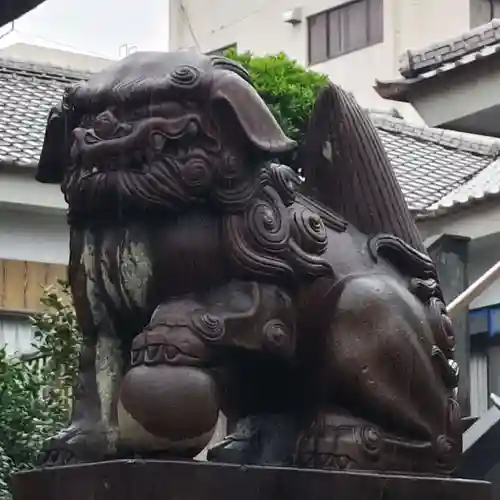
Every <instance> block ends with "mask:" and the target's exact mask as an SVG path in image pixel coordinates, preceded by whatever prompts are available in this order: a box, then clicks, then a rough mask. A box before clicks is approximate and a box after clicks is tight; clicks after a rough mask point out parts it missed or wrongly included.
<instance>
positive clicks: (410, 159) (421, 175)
mask: <svg viewBox="0 0 500 500" xmlns="http://www.w3.org/2000/svg"><path fill="white" fill-rule="evenodd" d="M371 117H372V120H373V122H374V124H375V126H376V127H377V130H378V132H379V134H380V137H381V138H382V142H383V143H384V146H385V149H386V151H387V154H388V156H389V159H390V160H391V163H392V166H393V168H394V172H395V174H396V177H397V179H398V181H399V184H400V186H401V189H402V190H403V193H404V195H405V197H406V201H407V203H408V206H409V207H410V209H411V210H412V211H415V212H417V213H423V212H426V211H431V210H433V209H434V208H433V207H434V205H435V204H436V203H437V202H439V200H441V199H442V198H443V197H444V196H446V195H447V194H449V193H450V192H452V191H453V190H454V189H456V188H457V187H458V186H462V185H463V184H465V183H466V182H467V181H468V180H469V179H472V178H474V177H475V176H476V175H477V174H478V173H479V172H481V171H482V170H483V169H485V168H486V167H488V166H489V165H490V164H491V163H492V162H493V161H495V159H496V158H497V156H498V155H499V153H500V139H494V138H490V137H483V136H476V135H471V134H462V133H459V132H454V131H450V130H444V129H436V128H429V127H426V126H425V125H413V124H409V123H408V122H405V121H404V120H401V119H398V118H393V117H389V116H383V115H377V114H372V115H371ZM499 180H500V179H499ZM457 202H458V201H457Z"/></svg>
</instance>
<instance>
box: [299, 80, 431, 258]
mask: <svg viewBox="0 0 500 500" xmlns="http://www.w3.org/2000/svg"><path fill="white" fill-rule="evenodd" d="M298 166H299V167H301V169H302V173H303V175H304V177H305V182H304V184H303V187H302V192H303V194H305V195H306V196H309V197H311V198H314V199H316V200H318V201H320V202H321V203H322V204H324V205H325V206H327V207H328V208H330V209H332V210H333V211H334V212H336V213H337V214H339V215H341V216H342V217H344V218H345V219H347V220H348V221H349V222H350V223H352V224H353V225H354V226H356V227H357V228H358V229H359V230H360V231H362V232H364V233H365V234H368V235H373V234H378V233H389V234H393V235H395V236H398V237H399V238H401V239H402V240H403V241H405V242H406V243H408V244H410V245H412V246H413V247H414V248H415V249H417V250H420V251H425V250H424V245H423V242H422V239H421V237H420V234H419V231H418V229H417V227H416V224H415V222H414V220H413V217H412V215H411V213H410V211H409V209H408V207H407V205H406V202H405V199H404V196H403V193H402V191H401V188H400V186H399V184H398V181H397V179H396V176H395V175H394V172H393V170H392V167H391V164H390V162H389V158H388V157H387V154H386V153H385V150H384V146H383V144H382V141H381V139H380V137H379V136H378V134H377V131H376V129H375V127H374V125H373V124H372V122H371V120H370V118H369V117H368V115H367V114H366V113H365V111H364V110H363V109H362V108H361V107H360V106H359V104H358V103H357V102H356V101H355V100H354V98H353V97H351V96H350V95H349V94H347V92H345V91H344V90H343V89H341V88H340V87H338V86H337V85H334V84H333V83H330V84H328V85H327V86H326V87H325V88H324V89H323V90H322V91H321V93H320V94H319V96H318V98H317V100H316V103H315V106H314V109H313V111H312V113H311V117H310V122H309V127H308V130H307V133H306V136H305V140H304V142H303V144H302V145H301V150H300V152H299V157H298Z"/></svg>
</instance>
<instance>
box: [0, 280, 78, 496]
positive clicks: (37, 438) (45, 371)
mask: <svg viewBox="0 0 500 500" xmlns="http://www.w3.org/2000/svg"><path fill="white" fill-rule="evenodd" d="M69 297H70V296H69V292H68V288H67V285H66V284H65V283H63V282H61V283H59V287H49V288H48V289H46V290H45V291H44V295H43V297H42V299H41V301H42V303H43V305H44V306H45V310H44V312H43V313H40V314H37V315H35V316H34V317H33V318H32V324H33V329H34V334H35V341H34V347H35V349H36V351H35V354H34V355H33V356H30V358H29V359H18V358H12V357H8V356H7V355H6V353H5V349H0V500H7V499H9V498H10V492H9V488H8V483H9V478H10V475H11V474H12V472H14V471H16V470H22V469H26V468H29V467H32V465H33V461H34V459H35V458H36V456H37V454H38V452H39V450H40V448H41V445H42V444H43V442H44V441H45V440H46V439H47V438H49V437H50V436H52V435H53V434H55V433H56V432H57V431H58V430H60V429H61V428H62V427H63V426H64V425H65V424H66V423H67V422H68V417H69V411H70V399H69V397H68V396H69V393H70V390H71V387H72V385H73V381H74V379H75V377H76V373H77V358H78V352H79V346H80V341H81V338H80V332H79V330H78V327H77V325H76V318H75V313H74V309H73V307H72V304H71V301H70V298H69Z"/></svg>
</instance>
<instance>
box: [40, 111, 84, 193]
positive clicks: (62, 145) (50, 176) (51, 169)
mask: <svg viewBox="0 0 500 500" xmlns="http://www.w3.org/2000/svg"><path fill="white" fill-rule="evenodd" d="M71 118H72V116H71V113H70V112H69V111H68V110H67V108H66V107H65V106H64V104H61V105H60V106H58V107H54V108H52V109H51V110H50V113H49V118H48V120H47V126H46V128H45V137H44V140H43V146H42V152H41V154H40V159H39V160H38V169H37V172H36V176H35V179H36V180H37V181H38V182H43V183H47V184H59V183H60V182H62V180H63V177H64V171H65V168H66V165H67V162H68V160H69V147H70V141H71V132H72V130H73V123H72V122H73V121H74V120H72V119H71Z"/></svg>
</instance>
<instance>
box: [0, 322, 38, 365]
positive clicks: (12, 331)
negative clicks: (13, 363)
mask: <svg viewBox="0 0 500 500" xmlns="http://www.w3.org/2000/svg"><path fill="white" fill-rule="evenodd" d="M32 342H33V331H32V329H31V324H30V322H29V319H28V318H26V317H24V316H20V315H9V314H1V315H0V346H5V347H6V351H7V353H8V354H9V355H20V354H29V353H31V352H33V351H34V349H33V347H32V346H31V344H32Z"/></svg>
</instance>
